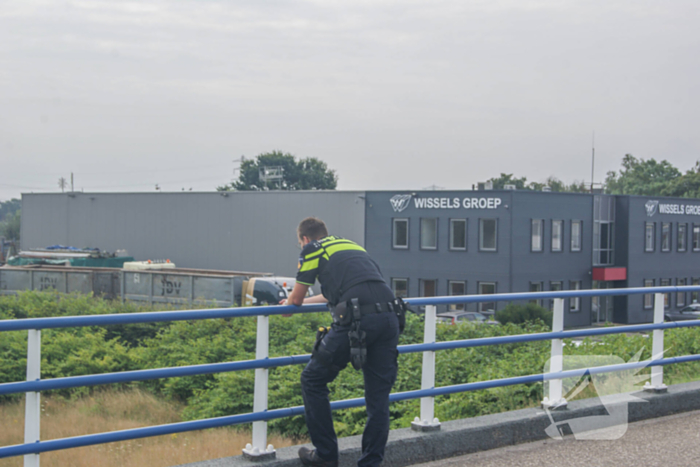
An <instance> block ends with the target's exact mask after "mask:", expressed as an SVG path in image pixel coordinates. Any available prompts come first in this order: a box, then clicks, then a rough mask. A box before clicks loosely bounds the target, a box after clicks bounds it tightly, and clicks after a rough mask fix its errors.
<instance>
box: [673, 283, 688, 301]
mask: <svg viewBox="0 0 700 467" xmlns="http://www.w3.org/2000/svg"><path fill="white" fill-rule="evenodd" d="M687 283H688V281H687V280H686V279H677V280H676V285H678V286H684V285H686V284H687ZM676 306H678V307H681V306H685V292H677V293H676Z"/></svg>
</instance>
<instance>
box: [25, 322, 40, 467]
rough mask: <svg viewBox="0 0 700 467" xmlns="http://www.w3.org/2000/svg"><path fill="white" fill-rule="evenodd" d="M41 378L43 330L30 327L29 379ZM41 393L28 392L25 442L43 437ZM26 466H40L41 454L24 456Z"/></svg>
mask: <svg viewBox="0 0 700 467" xmlns="http://www.w3.org/2000/svg"><path fill="white" fill-rule="evenodd" d="M40 378H41V331H40V330H37V329H30V330H29V335H28V336H27V381H38V380H39V379H40ZM40 417H41V394H40V393H38V392H28V393H26V403H25V409H24V443H25V444H30V443H36V442H37V441H39V439H40V438H41V433H40V427H41V425H40V423H41V418H40ZM24 467H39V454H27V455H25V456H24Z"/></svg>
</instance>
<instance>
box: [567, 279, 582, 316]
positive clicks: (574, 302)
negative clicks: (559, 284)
mask: <svg viewBox="0 0 700 467" xmlns="http://www.w3.org/2000/svg"><path fill="white" fill-rule="evenodd" d="M569 289H570V290H581V281H569ZM569 311H581V297H571V298H570V299H569Z"/></svg>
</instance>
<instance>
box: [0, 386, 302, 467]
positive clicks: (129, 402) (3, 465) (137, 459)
mask: <svg viewBox="0 0 700 467" xmlns="http://www.w3.org/2000/svg"><path fill="white" fill-rule="evenodd" d="M182 408H183V407H182V406H180V405H177V404H175V403H173V402H170V401H164V400H163V399H158V398H156V397H155V396H153V395H152V394H150V393H147V392H144V391H140V390H129V391H120V392H117V391H103V392H96V393H93V394H92V395H91V396H88V397H83V398H79V399H75V400H66V399H63V398H58V397H42V403H41V410H42V414H41V439H43V440H48V439H55V438H65V437H70V436H79V435H85V434H92V433H103V432H108V431H116V430H126V429H129V428H138V427H143V426H151V425H161V424H165V423H175V422H179V421H181V418H180V412H181V411H182ZM250 438H251V436H250V434H249V433H245V432H240V431H236V430H235V429H231V428H215V429H210V430H204V431H194V432H189V433H180V434H173V435H168V436H158V437H153V438H143V439H138V440H133V441H123V442H118V443H109V444H102V445H97V446H88V447H84V448H76V449H69V450H65V451H55V452H47V453H44V454H42V455H41V465H42V467H59V466H60V467H66V466H71V467H129V466H134V467H136V466H139V467H140V466H149V467H166V466H172V465H179V464H184V463H188V462H197V461H201V460H207V459H217V458H220V457H229V456H236V455H240V454H241V449H243V448H244V447H245V445H246V443H249V442H250ZM23 442H24V402H20V403H8V404H3V405H0V446H8V445H13V444H22V443H23ZM268 443H269V444H272V445H274V446H275V447H276V448H277V447H283V446H290V445H292V444H295V443H296V442H294V441H291V440H289V439H285V438H281V437H277V436H271V437H269V439H268ZM21 465H22V458H21V457H15V458H10V459H0V467H10V466H12V467H15V466H16V467H19V466H21Z"/></svg>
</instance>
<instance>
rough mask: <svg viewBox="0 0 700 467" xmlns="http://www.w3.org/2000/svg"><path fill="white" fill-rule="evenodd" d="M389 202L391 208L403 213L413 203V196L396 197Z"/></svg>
mask: <svg viewBox="0 0 700 467" xmlns="http://www.w3.org/2000/svg"><path fill="white" fill-rule="evenodd" d="M389 202H390V203H391V207H392V208H394V211H396V212H401V211H404V210H406V208H407V207H408V205H409V204H410V203H411V195H394V196H392V197H391V199H390V200H389Z"/></svg>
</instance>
